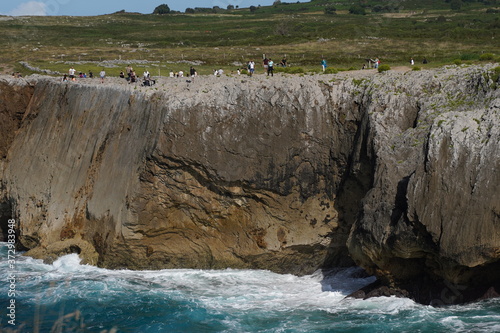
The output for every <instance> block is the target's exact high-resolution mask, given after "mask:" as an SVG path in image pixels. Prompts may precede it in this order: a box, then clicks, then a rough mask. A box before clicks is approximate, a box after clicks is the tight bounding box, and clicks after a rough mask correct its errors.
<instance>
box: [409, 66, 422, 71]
mask: <svg viewBox="0 0 500 333" xmlns="http://www.w3.org/2000/svg"><path fill="white" fill-rule="evenodd" d="M421 69H422V68H420V67H418V66H415V67H413V68H412V69H411V70H412V71H419V70H421Z"/></svg>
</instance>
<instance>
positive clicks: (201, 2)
mask: <svg viewBox="0 0 500 333" xmlns="http://www.w3.org/2000/svg"><path fill="white" fill-rule="evenodd" d="M273 2H274V0H142V1H138V0H84V1H82V0H1V1H0V15H12V16H22V15H56V16H57V15H62V16H94V15H103V14H111V13H114V12H117V11H120V10H122V9H124V10H125V11H127V12H139V13H143V14H151V13H152V12H153V10H154V9H155V7H157V6H158V5H161V4H167V5H168V7H169V8H170V9H171V10H178V11H181V12H184V10H185V9H186V8H194V7H209V8H212V7H214V6H219V7H221V8H227V6H228V5H233V6H235V7H236V6H239V7H241V8H244V7H250V6H258V5H261V6H269V5H272V4H273ZM283 2H296V1H294V0H289V1H283ZM300 2H306V0H300Z"/></svg>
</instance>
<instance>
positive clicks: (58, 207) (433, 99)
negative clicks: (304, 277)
mask: <svg viewBox="0 0 500 333" xmlns="http://www.w3.org/2000/svg"><path fill="white" fill-rule="evenodd" d="M325 78H326V79H325ZM331 78H332V77H329V76H324V75H321V76H308V77H274V78H272V79H265V78H258V77H255V78H252V79H248V78H243V77H238V78H216V77H200V78H197V79H196V81H195V82H193V83H187V82H185V80H165V81H164V82H161V83H160V84H159V85H157V87H155V88H149V87H147V88H146V87H144V88H132V87H129V86H126V85H121V84H119V83H118V82H116V84H109V83H108V84H105V85H98V84H95V83H89V84H63V83H59V82H54V81H51V79H45V78H41V77H33V78H29V79H28V81H29V82H24V81H23V82H24V83H23V82H21V81H14V80H12V79H4V80H3V81H0V93H1V94H2V101H5V102H4V103H2V104H0V116H1V117H3V118H5V119H7V121H6V122H5V126H7V128H6V129H5V131H6V132H8V133H9V134H8V135H6V136H5V137H4V136H3V137H2V140H1V142H0V149H2V151H5V152H6V153H4V157H2V162H1V163H2V176H1V177H2V188H1V190H2V198H3V200H2V205H1V207H2V209H1V210H0V213H1V215H2V217H1V219H0V221H4V222H2V224H3V227H4V228H5V223H6V219H7V218H8V217H9V216H13V217H15V218H16V220H17V221H18V232H19V237H18V239H19V241H20V244H22V246H24V247H25V248H27V249H30V251H29V252H28V254H30V255H32V256H35V257H41V258H49V259H50V258H55V257H56V256H58V255H61V254H65V253H69V252H79V253H80V255H81V256H82V257H84V258H85V260H86V261H87V262H89V263H93V264H98V265H101V266H105V267H110V268H118V267H129V268H168V267H198V268H224V267H252V268H264V269H271V270H273V271H277V272H290V273H296V274H303V273H309V272H312V271H314V270H316V269H318V268H321V267H331V266H333V265H346V264H351V263H352V262H351V257H352V259H354V261H355V262H356V263H358V264H360V265H361V266H363V267H364V268H365V269H367V270H368V271H369V272H370V273H374V274H377V275H378V276H379V277H380V278H382V280H383V281H385V282H386V283H387V284H391V285H392V286H395V287H407V288H408V283H409V282H411V281H417V280H418V281H424V280H425V281H431V280H432V281H438V282H439V283H452V284H460V285H467V286H472V285H473V284H474V283H473V281H477V277H478V276H481V277H484V276H488V277H489V278H488V280H485V281H484V283H483V282H482V284H483V285H484V286H486V285H488V286H489V285H494V284H495V283H496V281H499V280H500V276H499V275H500V273H499V270H498V269H495V268H496V267H498V265H499V264H498V263H499V260H498V259H499V257H500V252H499V250H498V249H499V248H500V221H499V216H500V208H499V201H500V200H499V199H498V196H497V194H498V193H499V186H500V185H499V184H500V181H499V178H498V177H499V176H498V172H497V170H498V166H499V161H500V151H499V147H498V142H499V137H500V133H499V114H498V112H499V107H500V99H499V98H500V97H499V95H500V94H499V91H500V90H499V89H495V88H496V84H497V83H496V82H494V81H497V80H498V78H497V76H494V72H493V71H492V70H491V69H489V68H466V69H445V70H441V71H436V72H431V71H425V72H412V73H408V74H397V73H394V74H385V75H372V76H367V77H366V78H360V79H351V78H341V77H336V78H335V82H333V80H332V81H329V80H330V79H331ZM13 105H16V107H13ZM3 118H2V119H3ZM2 124H4V123H3V122H2ZM2 133H3V132H2ZM409 289H411V288H409ZM416 295H417V296H418V293H416ZM457 301H460V300H457Z"/></svg>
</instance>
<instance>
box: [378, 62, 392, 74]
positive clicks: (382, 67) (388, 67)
mask: <svg viewBox="0 0 500 333" xmlns="http://www.w3.org/2000/svg"><path fill="white" fill-rule="evenodd" d="M390 69H391V66H389V65H386V64H383V65H380V66H378V72H379V73H382V72H386V71H388V70H390Z"/></svg>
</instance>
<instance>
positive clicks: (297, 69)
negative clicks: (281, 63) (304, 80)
mask: <svg viewBox="0 0 500 333" xmlns="http://www.w3.org/2000/svg"><path fill="white" fill-rule="evenodd" d="M274 71H275V72H278V73H287V74H300V73H304V69H303V68H302V67H294V66H292V67H274Z"/></svg>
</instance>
